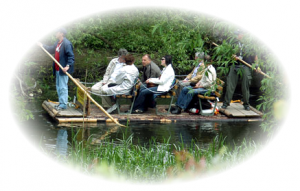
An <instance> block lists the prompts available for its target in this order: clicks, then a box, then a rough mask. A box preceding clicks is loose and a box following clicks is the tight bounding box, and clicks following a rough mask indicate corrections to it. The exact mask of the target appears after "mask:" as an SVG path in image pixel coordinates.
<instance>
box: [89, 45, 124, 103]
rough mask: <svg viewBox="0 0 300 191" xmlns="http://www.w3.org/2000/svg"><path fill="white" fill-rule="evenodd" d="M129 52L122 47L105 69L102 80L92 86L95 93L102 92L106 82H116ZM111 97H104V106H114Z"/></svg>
mask: <svg viewBox="0 0 300 191" xmlns="http://www.w3.org/2000/svg"><path fill="white" fill-rule="evenodd" d="M127 54H128V51H127V50H126V49H123V48H121V49H120V50H119V52H118V57H117V58H113V59H112V60H111V61H110V62H109V64H108V66H107V68H106V71H105V74H104V76H103V80H101V81H100V82H98V83H96V84H95V85H93V86H92V88H91V90H92V92H94V93H98V94H101V88H102V86H104V85H105V84H107V83H109V82H114V81H115V78H116V76H117V74H118V72H119V71H120V70H121V69H122V67H123V66H124V65H125V61H124V56H125V55H127ZM109 100H110V98H108V97H107V98H104V99H102V105H103V107H104V108H110V107H111V106H112V103H111V102H110V101H109Z"/></svg>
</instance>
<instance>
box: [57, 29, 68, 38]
mask: <svg viewBox="0 0 300 191" xmlns="http://www.w3.org/2000/svg"><path fill="white" fill-rule="evenodd" d="M57 32H61V33H63V34H64V36H66V34H67V30H66V29H65V28H59V29H58V31H57Z"/></svg>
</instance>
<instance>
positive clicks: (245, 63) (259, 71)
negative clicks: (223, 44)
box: [212, 42, 271, 78]
mask: <svg viewBox="0 0 300 191" xmlns="http://www.w3.org/2000/svg"><path fill="white" fill-rule="evenodd" d="M212 44H213V45H215V46H216V47H218V46H219V45H218V44H216V43H214V42H212ZM236 58H237V60H239V61H240V62H242V63H243V64H244V65H246V66H248V67H249V68H251V69H252V66H251V65H250V64H248V63H247V62H245V61H244V60H242V59H240V58H239V57H236ZM253 70H254V71H256V72H258V73H260V74H262V75H264V76H266V77H267V78H271V77H270V76H269V75H268V74H266V73H264V72H262V71H261V70H257V69H255V68H253Z"/></svg>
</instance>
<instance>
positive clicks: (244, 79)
mask: <svg viewBox="0 0 300 191" xmlns="http://www.w3.org/2000/svg"><path fill="white" fill-rule="evenodd" d="M235 34H236V35H237V45H238V47H239V52H238V53H237V55H238V56H237V55H233V57H234V59H235V60H236V61H237V62H236V63H235V64H233V65H232V66H231V67H230V71H229V74H228V76H227V81H226V94H225V97H224V102H223V105H222V107H221V108H223V109H226V108H227V107H228V106H229V105H230V102H231V99H232V96H233V93H234V91H235V88H236V85H237V83H238V81H239V80H240V81H241V83H242V84H241V85H242V94H243V99H242V100H243V105H244V108H245V110H247V111H249V110H250V104H249V97H250V90H249V87H250V85H251V79H252V76H251V69H250V68H249V67H248V66H246V65H244V64H243V63H241V62H240V61H239V59H241V60H244V61H245V62H247V63H249V64H252V63H254V62H256V60H257V56H256V55H249V54H246V51H245V47H244V44H243V43H242V39H243V35H244V34H243V32H242V31H240V30H237V31H235ZM239 71H241V72H239ZM239 73H241V75H240V74H239Z"/></svg>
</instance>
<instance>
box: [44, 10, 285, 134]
mask: <svg viewBox="0 0 300 191" xmlns="http://www.w3.org/2000/svg"><path fill="white" fill-rule="evenodd" d="M65 27H66V28H67V30H68V35H67V38H68V39H69V40H70V41H71V42H72V43H73V45H74V50H75V53H76V55H77V58H76V72H75V74H74V75H76V76H77V77H79V78H81V79H82V80H83V79H84V78H85V75H86V70H88V72H87V73H88V76H86V77H87V80H88V81H96V80H99V79H101V77H102V75H103V73H104V71H105V68H106V66H107V64H108V62H109V60H110V59H111V58H112V57H113V56H115V55H117V51H118V49H119V48H126V49H127V50H128V51H130V52H131V53H133V54H134V55H135V56H136V57H137V58H138V59H137V60H136V65H140V63H141V60H140V58H141V56H142V55H143V54H146V53H148V54H150V55H152V57H154V58H156V59H157V58H160V57H161V56H162V55H165V54H170V55H172V56H173V66H174V69H175V72H176V74H186V73H188V72H189V71H190V70H191V69H192V68H193V64H194V62H193V58H194V53H195V52H196V51H204V52H205V53H207V54H210V55H212V58H213V62H214V63H215V65H216V66H217V71H218V76H219V77H220V78H223V79H225V77H226V75H227V73H228V71H229V64H230V63H232V62H234V60H233V58H232V54H233V53H235V51H236V47H235V46H233V41H234V38H235V37H234V35H233V31H234V30H236V29H237V27H236V26H233V25H231V24H228V23H227V22H225V21H222V20H218V19H216V18H213V17H210V16H207V15H199V14H194V13H190V12H187V11H178V10H166V9H148V10H125V11H124V10H122V11H121V10H116V11H114V12H112V13H108V14H96V15H93V16H91V17H87V18H83V19H81V20H77V21H74V22H72V23H70V24H68V25H67V26H65ZM48 41H49V42H50V41H52V42H54V41H55V39H54V37H53V36H52V37H49V38H48ZM213 42H215V43H217V44H218V45H219V46H218V47H216V46H214V45H213ZM244 44H245V50H246V53H247V54H251V55H254V54H255V55H257V56H258V61H257V63H249V64H251V65H252V67H253V68H254V67H255V65H256V64H258V65H259V67H260V68H261V69H262V70H263V71H264V72H265V73H267V74H268V75H269V76H271V78H263V79H262V81H261V87H260V89H261V91H262V92H263V95H262V96H260V98H259V101H260V102H261V104H259V105H258V106H257V108H258V109H260V110H261V111H262V112H264V113H265V114H264V118H265V119H266V122H265V123H264V124H263V125H262V126H263V128H264V129H265V130H269V129H272V127H273V126H274V125H275V123H276V121H274V119H273V116H274V113H273V112H274V111H273V105H274V103H276V102H277V101H280V100H282V99H285V97H284V92H285V90H284V88H285V87H286V86H287V84H286V82H282V80H283V74H282V73H281V72H280V71H281V69H280V65H279V64H278V62H277V61H276V59H274V55H273V53H272V52H271V51H270V50H268V49H267V48H266V47H265V46H264V45H263V44H261V43H259V42H257V40H256V39H255V38H253V37H252V36H251V35H250V34H246V35H245V36H244ZM158 64H159V63H158Z"/></svg>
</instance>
